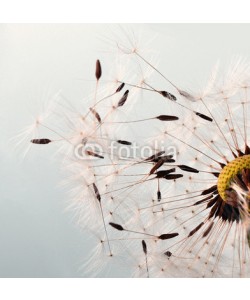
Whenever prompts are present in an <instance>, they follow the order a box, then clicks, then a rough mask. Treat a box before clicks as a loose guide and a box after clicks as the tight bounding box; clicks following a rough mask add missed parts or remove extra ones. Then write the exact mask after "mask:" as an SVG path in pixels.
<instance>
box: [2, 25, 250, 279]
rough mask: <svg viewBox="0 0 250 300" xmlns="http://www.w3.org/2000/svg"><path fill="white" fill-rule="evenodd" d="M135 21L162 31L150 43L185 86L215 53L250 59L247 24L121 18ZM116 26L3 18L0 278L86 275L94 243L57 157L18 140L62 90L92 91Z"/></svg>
mask: <svg viewBox="0 0 250 300" xmlns="http://www.w3.org/2000/svg"><path fill="white" fill-rule="evenodd" d="M128 27H129V30H131V28H133V30H134V32H135V33H136V32H137V31H140V30H142V29H143V30H144V31H145V32H146V36H147V35H148V39H151V37H152V36H154V35H155V34H156V33H157V34H158V37H157V38H156V39H155V41H154V43H153V45H152V48H153V49H156V50H157V51H159V60H160V64H159V66H160V69H161V70H162V71H163V73H167V74H168V76H169V77H170V79H171V80H173V81H174V82H175V83H176V84H177V85H178V86H181V87H183V88H186V89H188V88H191V89H192V88H193V89H194V88H198V89H199V88H200V87H202V86H203V83H204V81H205V79H206V78H207V77H208V75H209V72H210V70H211V69H212V67H213V66H214V64H215V63H216V62H217V61H218V60H220V61H221V67H222V69H223V68H226V66H227V65H228V63H229V62H230V61H231V60H232V59H233V58H234V57H238V56H240V57H243V58H245V59H246V60H247V61H249V59H250V40H249V32H250V24H246V25H244V24H220V25H219V24H140V25H122V28H123V29H125V30H126V29H127V28H128ZM114 32H116V33H118V34H119V32H121V28H120V27H119V26H117V25H97V24H92V25H87V24H79V25H73V24H72V25H63V24H60V25H59V24H58V25H53V24H52V25H49V24H44V25H39V24H35V25H33V24H27V25H24V24H20V25H18V24H10V25H8V24H6V25H3V24H1V25H0V136H1V137H0V161H1V166H0V179H1V183H0V277H84V276H86V275H85V273H84V270H83V269H81V264H82V262H83V261H84V258H85V257H86V256H87V254H88V253H89V251H90V250H91V246H92V245H91V242H88V239H87V236H86V234H85V233H84V232H82V230H81V229H80V228H78V227H77V226H76V225H75V223H74V220H73V217H72V214H71V212H68V211H67V212H65V207H66V206H67V201H68V198H67V193H66V191H65V190H64V189H63V188H62V187H61V186H60V181H61V180H62V175H61V171H60V164H59V163H58V162H57V161H54V157H53V155H51V154H52V153H51V149H48V148H43V151H34V149H33V151H31V152H30V153H29V155H28V157H26V158H25V159H24V160H23V159H22V151H23V150H22V148H19V147H15V146H16V141H13V140H11V138H13V137H14V136H16V135H17V134H18V133H19V132H20V130H22V129H23V128H24V127H25V126H27V125H29V124H31V122H32V116H36V115H37V114H39V112H40V111H41V109H42V106H43V103H44V101H46V99H48V97H51V96H52V95H53V94H54V93H56V92H57V91H58V90H59V89H61V90H62V91H63V93H64V95H66V96H67V97H68V98H69V99H70V100H71V101H79V99H81V98H82V97H84V95H85V94H86V93H89V92H90V91H91V89H92V88H93V86H94V85H93V82H92V81H89V79H93V76H94V67H95V61H96V59H97V58H99V59H100V60H101V61H104V62H105V65H108V63H112V61H111V60H109V59H108V56H107V55H106V53H105V49H107V48H108V49H110V44H109V42H108V39H109V38H114V35H113V34H114ZM109 57H111V55H110V56H109ZM79 79H82V80H79ZM23 146H25V145H23ZM38 150H39V149H38ZM112 275H113V276H121V275H122V274H119V270H114V272H113V273H112Z"/></svg>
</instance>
